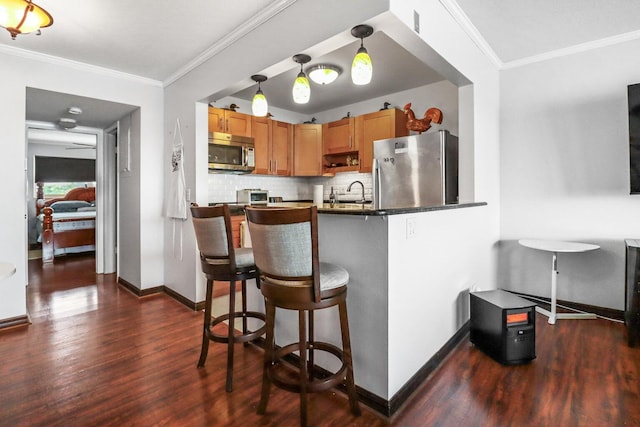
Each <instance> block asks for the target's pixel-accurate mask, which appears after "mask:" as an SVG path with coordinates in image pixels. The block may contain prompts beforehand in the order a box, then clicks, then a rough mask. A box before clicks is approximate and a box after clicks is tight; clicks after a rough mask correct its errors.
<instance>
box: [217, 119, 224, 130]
mask: <svg viewBox="0 0 640 427" xmlns="http://www.w3.org/2000/svg"><path fill="white" fill-rule="evenodd" d="M218 127H219V128H220V129H222V130H223V131H224V124H223V123H222V117H220V121H219V123H218Z"/></svg>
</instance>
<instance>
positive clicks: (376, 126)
mask: <svg viewBox="0 0 640 427" xmlns="http://www.w3.org/2000/svg"><path fill="white" fill-rule="evenodd" d="M406 124H407V118H406V116H405V114H404V112H402V111H400V110H398V109H395V108H393V109H388V110H382V111H376V112H375V113H369V114H364V115H362V116H358V117H356V140H357V141H358V145H359V147H360V153H359V157H360V172H371V169H372V168H371V164H372V163H373V141H376V140H378V139H387V138H395V137H397V136H406V135H408V134H409V131H408V130H407V126H406Z"/></svg>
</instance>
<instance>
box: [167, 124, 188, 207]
mask: <svg viewBox="0 0 640 427" xmlns="http://www.w3.org/2000/svg"><path fill="white" fill-rule="evenodd" d="M183 146H184V141H183V139H182V131H181V130H180V119H176V126H175V128H174V131H173V150H172V152H171V171H170V173H169V192H168V194H167V204H166V215H167V217H168V218H176V219H182V220H185V219H187V197H186V194H185V193H186V191H185V182H184V160H183V158H184V151H183Z"/></svg>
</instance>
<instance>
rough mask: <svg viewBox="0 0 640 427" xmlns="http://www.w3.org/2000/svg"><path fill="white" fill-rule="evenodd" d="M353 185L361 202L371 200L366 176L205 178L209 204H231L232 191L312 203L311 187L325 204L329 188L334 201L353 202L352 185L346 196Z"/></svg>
mask: <svg viewBox="0 0 640 427" xmlns="http://www.w3.org/2000/svg"><path fill="white" fill-rule="evenodd" d="M353 181H361V182H362V184H363V185H364V194H365V199H367V200H371V191H372V181H371V174H370V173H357V172H343V173H338V174H336V176H333V177H308V178H307V177H284V176H268V175H235V174H225V173H211V174H209V182H208V183H209V188H208V189H209V191H208V202H209V203H235V201H236V190H242V189H245V188H258V189H261V190H269V196H270V197H278V196H279V197H282V199H283V200H284V201H289V200H313V186H314V185H322V186H323V193H324V199H325V200H329V194H330V193H331V187H333V191H334V193H335V195H336V199H337V200H355V199H359V198H360V196H361V191H362V190H361V189H360V186H359V185H356V186H355V187H354V188H353V189H352V191H351V192H350V193H348V192H347V187H348V186H349V184H351V183H352V182H353Z"/></svg>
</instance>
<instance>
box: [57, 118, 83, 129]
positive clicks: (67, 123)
mask: <svg viewBox="0 0 640 427" xmlns="http://www.w3.org/2000/svg"><path fill="white" fill-rule="evenodd" d="M58 125H59V126H60V127H61V128H62V129H64V130H67V129H73V128H74V127H76V126H78V123H77V122H76V119H70V118H67V117H61V118H60V120H58Z"/></svg>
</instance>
